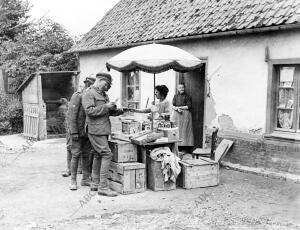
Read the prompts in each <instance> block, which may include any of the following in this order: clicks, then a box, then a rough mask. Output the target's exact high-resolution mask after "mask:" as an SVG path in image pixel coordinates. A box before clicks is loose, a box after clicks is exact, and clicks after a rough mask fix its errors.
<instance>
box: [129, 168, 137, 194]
mask: <svg viewBox="0 0 300 230" xmlns="http://www.w3.org/2000/svg"><path fill="white" fill-rule="evenodd" d="M129 174H130V175H129V178H130V187H129V190H135V189H136V187H135V184H136V181H135V180H136V176H135V175H136V170H135V169H133V170H129Z"/></svg>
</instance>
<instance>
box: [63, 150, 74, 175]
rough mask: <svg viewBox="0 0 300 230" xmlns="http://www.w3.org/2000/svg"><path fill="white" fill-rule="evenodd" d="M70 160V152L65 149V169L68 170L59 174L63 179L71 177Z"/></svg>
mask: <svg viewBox="0 0 300 230" xmlns="http://www.w3.org/2000/svg"><path fill="white" fill-rule="evenodd" d="M71 159H72V154H71V151H70V149H67V168H68V169H67V170H66V171H65V172H63V173H62V174H61V175H62V176H63V177H69V176H71Z"/></svg>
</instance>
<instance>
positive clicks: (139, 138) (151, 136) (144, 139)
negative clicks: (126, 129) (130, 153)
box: [131, 132, 164, 145]
mask: <svg viewBox="0 0 300 230" xmlns="http://www.w3.org/2000/svg"><path fill="white" fill-rule="evenodd" d="M163 136H164V134H163V133H162V132H150V133H149V132H147V133H146V134H141V135H136V136H134V137H132V138H131V141H132V142H133V143H136V144H138V145H144V144H147V143H149V142H154V141H156V140H157V139H159V138H161V137H163Z"/></svg>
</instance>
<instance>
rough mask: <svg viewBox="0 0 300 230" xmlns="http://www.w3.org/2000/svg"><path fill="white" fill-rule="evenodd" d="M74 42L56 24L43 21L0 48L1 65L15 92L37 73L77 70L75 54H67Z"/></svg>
mask: <svg viewBox="0 0 300 230" xmlns="http://www.w3.org/2000/svg"><path fill="white" fill-rule="evenodd" d="M73 44H74V41H73V40H72V38H71V37H70V36H69V35H68V34H67V32H66V30H65V29H64V28H63V27H62V26H61V25H60V24H58V23H56V22H54V21H52V20H50V19H43V20H39V21H38V22H36V23H31V24H30V25H29V26H28V28H27V29H26V30H25V31H24V32H23V33H21V34H19V35H17V36H16V37H15V39H14V40H6V41H3V42H2V45H0V66H1V67H2V68H3V69H4V70H5V71H6V73H7V75H8V78H9V88H10V91H14V90H15V89H17V87H18V86H19V85H20V84H21V83H22V81H23V80H24V79H25V78H26V77H28V76H29V75H30V74H31V73H34V72H37V71H60V70H70V71H71V70H76V69H77V63H78V58H77V55H76V54H73V53H66V51H67V50H68V49H70V48H71V46H73Z"/></svg>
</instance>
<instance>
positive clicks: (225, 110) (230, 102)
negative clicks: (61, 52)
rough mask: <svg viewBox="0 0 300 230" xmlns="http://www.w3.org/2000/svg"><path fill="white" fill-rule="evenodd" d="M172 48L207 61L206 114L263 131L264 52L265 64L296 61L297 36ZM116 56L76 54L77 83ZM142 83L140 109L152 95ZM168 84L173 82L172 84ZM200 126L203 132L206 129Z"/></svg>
mask: <svg viewBox="0 0 300 230" xmlns="http://www.w3.org/2000/svg"><path fill="white" fill-rule="evenodd" d="M173 45H175V46H178V47H180V48H182V49H184V50H186V51H188V52H190V53H192V54H194V55H195V56H197V57H206V58H208V66H207V71H208V73H207V78H208V79H210V83H211V92H212V96H213V99H214V101H215V105H213V104H212V103H207V111H211V110H213V109H215V111H216V113H217V116H220V115H222V114H226V115H228V116H229V117H231V118H232V120H233V122H234V125H235V126H236V127H237V128H238V129H239V130H242V131H247V130H249V129H253V128H263V129H264V128H265V118H266V117H265V116H266V100H267V98H266V96H267V77H268V65H267V63H266V62H265V47H266V46H268V47H269V50H270V58H271V59H282V58H300V31H299V30H298V31H285V32H275V33H268V34H267V33H264V34H259V35H258V34H256V35H254V34H253V35H240V36H234V37H233V36H231V37H218V38H210V39H201V40H194V41H191V40H190V41H185V42H177V43H173ZM121 51H122V50H121V49H118V50H106V51H99V52H94V53H85V54H80V71H81V81H83V78H84V76H86V75H89V74H95V73H97V72H98V71H100V70H101V69H102V68H104V66H105V62H106V61H107V60H108V59H109V58H110V57H112V56H114V55H116V54H117V53H119V52H121ZM166 74H167V75H173V73H166ZM112 75H113V77H114V85H113V89H112V90H111V98H116V97H120V92H121V91H120V90H121V88H120V74H119V73H117V72H115V71H113V72H112ZM145 75H147V74H145ZM146 77H147V76H146ZM146 77H145V79H146V80H144V81H145V82H142V85H143V86H142V105H144V104H145V100H146V99H147V98H146V97H147V96H146V95H148V94H149V95H152V94H151V93H152V92H150V91H149V92H148V91H147V88H148V86H149V85H150V83H151V80H150V79H151V77H149V78H146ZM165 79H168V80H165ZM165 79H164V80H165V81H167V82H165V83H166V85H168V86H171V85H175V78H168V77H166V78H165ZM169 79H174V82H173V80H169ZM168 81H170V82H168ZM170 88H171V87H170ZM172 90H173V88H171V90H170V91H171V92H172ZM174 90H175V89H174ZM170 96H171V94H170ZM212 106H213V107H214V108H211V107H212ZM207 120H209V121H211V120H212V119H207ZM216 120H217V119H215V121H216ZM206 125H207V126H208V127H209V126H211V125H212V124H206Z"/></svg>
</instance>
